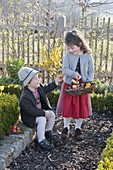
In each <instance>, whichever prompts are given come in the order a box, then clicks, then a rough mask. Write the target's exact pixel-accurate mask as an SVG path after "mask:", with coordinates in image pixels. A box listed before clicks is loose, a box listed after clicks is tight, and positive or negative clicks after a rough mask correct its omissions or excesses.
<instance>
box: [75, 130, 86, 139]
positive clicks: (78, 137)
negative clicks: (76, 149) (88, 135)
mask: <svg viewBox="0 0 113 170" xmlns="http://www.w3.org/2000/svg"><path fill="white" fill-rule="evenodd" d="M75 138H76V139H77V140H83V139H84V135H83V134H82V131H81V129H78V128H77V129H76V130H75Z"/></svg>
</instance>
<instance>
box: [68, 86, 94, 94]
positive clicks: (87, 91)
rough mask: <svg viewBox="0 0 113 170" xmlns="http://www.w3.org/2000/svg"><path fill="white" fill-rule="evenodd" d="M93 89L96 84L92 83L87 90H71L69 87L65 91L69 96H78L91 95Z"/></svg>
mask: <svg viewBox="0 0 113 170" xmlns="http://www.w3.org/2000/svg"><path fill="white" fill-rule="evenodd" d="M95 87H96V84H94V83H93V84H92V85H91V86H90V87H89V88H78V89H76V90H75V89H72V88H71V87H67V88H66V89H65V91H66V93H68V94H69V95H71V96H79V95H83V94H88V93H92V91H93V90H94V89H95Z"/></svg>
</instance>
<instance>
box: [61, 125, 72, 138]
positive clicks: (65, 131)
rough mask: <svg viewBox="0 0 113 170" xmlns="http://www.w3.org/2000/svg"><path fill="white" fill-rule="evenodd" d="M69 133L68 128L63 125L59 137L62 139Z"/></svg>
mask: <svg viewBox="0 0 113 170" xmlns="http://www.w3.org/2000/svg"><path fill="white" fill-rule="evenodd" d="M69 135H70V130H68V128H67V127H65V128H64V129H63V131H62V133H61V137H62V138H63V139H66V138H68V137H69Z"/></svg>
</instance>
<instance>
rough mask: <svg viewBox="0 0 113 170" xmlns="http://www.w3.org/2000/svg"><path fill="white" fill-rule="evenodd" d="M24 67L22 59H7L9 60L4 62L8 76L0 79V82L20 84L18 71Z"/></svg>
mask: <svg viewBox="0 0 113 170" xmlns="http://www.w3.org/2000/svg"><path fill="white" fill-rule="evenodd" d="M23 66H24V59H23V58H12V57H9V59H8V60H7V62H6V70H7V72H8V76H7V77H6V76H5V77H2V78H1V79H0V82H6V83H9V84H10V83H13V84H18V83H19V84H20V80H19V78H18V71H19V70H20V68H21V67H23Z"/></svg>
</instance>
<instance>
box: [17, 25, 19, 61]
mask: <svg viewBox="0 0 113 170" xmlns="http://www.w3.org/2000/svg"><path fill="white" fill-rule="evenodd" d="M17 49H18V58H20V28H19V25H18V28H17Z"/></svg>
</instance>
